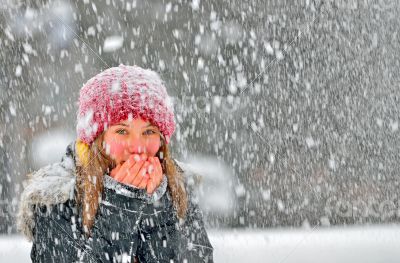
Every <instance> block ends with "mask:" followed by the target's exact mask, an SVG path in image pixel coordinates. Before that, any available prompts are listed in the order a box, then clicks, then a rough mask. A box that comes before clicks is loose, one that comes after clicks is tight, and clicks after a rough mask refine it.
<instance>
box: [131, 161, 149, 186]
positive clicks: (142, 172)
mask: <svg viewBox="0 0 400 263" xmlns="http://www.w3.org/2000/svg"><path fill="white" fill-rule="evenodd" d="M146 173H147V166H145V165H143V166H142V168H140V170H139V172H138V173H137V175H136V176H135V177H134V178H133V179H132V181H131V184H132V185H134V186H136V187H138V186H139V185H140V183H141V182H142V181H143V179H144V178H145V176H146Z"/></svg>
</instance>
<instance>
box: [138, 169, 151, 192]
mask: <svg viewBox="0 0 400 263" xmlns="http://www.w3.org/2000/svg"><path fill="white" fill-rule="evenodd" d="M148 182H149V174H147V173H146V175H145V176H144V177H143V180H142V181H141V182H140V184H139V185H138V188H140V189H145V188H146V186H147V183H148Z"/></svg>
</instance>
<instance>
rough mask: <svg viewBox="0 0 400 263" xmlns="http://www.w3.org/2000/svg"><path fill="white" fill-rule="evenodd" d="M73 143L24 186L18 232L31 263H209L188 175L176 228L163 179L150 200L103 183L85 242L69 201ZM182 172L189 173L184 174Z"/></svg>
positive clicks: (141, 192) (72, 183)
mask: <svg viewBox="0 0 400 263" xmlns="http://www.w3.org/2000/svg"><path fill="white" fill-rule="evenodd" d="M76 158H77V157H76V155H75V143H71V144H70V145H69V146H68V147H67V152H66V154H65V155H64V157H63V158H62V160H61V162H59V163H56V164H52V165H49V166H46V167H44V168H42V169H40V170H38V171H36V172H34V173H33V174H30V175H29V180H27V181H26V182H24V192H23V194H22V196H21V201H20V207H19V213H18V218H17V224H18V228H19V230H20V231H21V232H22V233H24V234H25V235H26V236H27V237H28V239H29V240H32V241H33V245H32V250H31V259H32V262H132V263H133V262H134V260H133V258H134V257H135V256H136V257H137V259H138V260H139V262H168V263H170V262H189V263H190V262H213V247H212V246H211V244H210V241H209V239H208V236H207V233H206V230H205V228H204V224H203V218H202V213H201V211H200V210H199V207H198V205H197V203H196V198H195V195H194V194H193V193H194V191H193V190H194V188H195V187H196V182H197V181H198V180H197V179H198V177H197V176H196V175H195V174H193V173H191V172H190V171H189V170H188V169H186V170H185V168H183V167H185V164H183V163H180V162H178V161H176V160H174V161H175V162H176V164H177V165H179V167H180V168H181V171H182V172H183V174H184V176H185V187H186V190H187V192H188V212H187V216H186V218H185V220H179V219H178V218H177V214H176V211H175V209H174V208H173V205H172V200H171V196H170V194H169V192H168V191H167V183H168V182H167V179H166V176H165V175H164V178H163V181H162V183H161V185H160V186H159V187H158V188H157V189H156V191H155V193H154V194H153V195H151V196H150V195H147V193H146V190H145V189H138V188H135V187H133V186H132V187H131V186H128V185H125V184H122V183H120V182H117V181H116V180H114V179H113V178H112V177H110V176H108V175H107V174H106V175H104V192H103V196H102V201H101V203H100V204H99V209H98V212H97V214H96V217H95V223H94V225H93V228H92V229H91V232H92V235H91V237H90V238H88V239H86V238H85V237H84V235H83V229H82V221H81V214H82V212H81V210H80V208H79V207H78V206H77V205H76V203H75V201H74V196H75V194H76V192H75V178H76V176H75V167H76V166H75V163H76ZM186 167H187V166H186Z"/></svg>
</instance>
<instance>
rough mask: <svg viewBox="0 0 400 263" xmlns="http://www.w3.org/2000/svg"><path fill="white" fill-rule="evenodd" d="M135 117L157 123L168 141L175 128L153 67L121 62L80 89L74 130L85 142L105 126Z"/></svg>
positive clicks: (89, 142) (88, 141)
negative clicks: (144, 67)
mask: <svg viewBox="0 0 400 263" xmlns="http://www.w3.org/2000/svg"><path fill="white" fill-rule="evenodd" d="M137 117H141V118H142V119H144V120H146V121H149V122H151V123H152V124H153V125H155V126H157V127H158V129H159V130H160V132H161V133H162V135H163V136H164V138H165V143H166V144H168V143H169V141H170V137H171V136H172V134H173V133H174V131H175V120H174V112H173V105H172V101H171V98H170V97H169V96H168V94H167V90H166V88H165V86H164V83H163V81H162V80H161V78H160V77H159V75H158V74H157V73H156V72H154V71H152V70H149V69H143V68H141V67H138V66H125V65H122V64H121V65H119V66H118V67H112V68H109V69H106V70H104V71H103V72H101V73H99V74H98V75H96V76H94V77H93V78H91V79H90V80H88V81H87V82H86V83H85V84H84V85H83V87H82V88H81V90H80V95H79V109H78V119H77V127H76V130H77V134H78V139H79V140H81V141H82V142H84V143H86V144H88V145H90V144H91V143H92V142H93V141H94V140H95V139H96V137H97V136H98V135H100V134H101V133H102V132H103V131H104V129H107V127H110V126H112V125H114V124H117V123H119V122H120V121H124V120H126V119H128V118H132V119H135V118H137Z"/></svg>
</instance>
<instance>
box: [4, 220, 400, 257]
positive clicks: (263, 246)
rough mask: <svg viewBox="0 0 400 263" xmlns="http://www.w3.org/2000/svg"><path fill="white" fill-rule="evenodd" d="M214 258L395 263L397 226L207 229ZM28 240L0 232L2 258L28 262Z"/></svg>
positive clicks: (399, 243)
mask: <svg viewBox="0 0 400 263" xmlns="http://www.w3.org/2000/svg"><path fill="white" fill-rule="evenodd" d="M209 236H210V240H211V243H212V244H213V246H214V261H215V262H216V263H219V262H230V263H234V262H252V263H257V262H263V263H264V262H268V263H292V262H293V263H294V262H296V263H303V262H304V263H312V262H324V263H330V262H332V263H333V262H335V263H337V262H340V263H355V262H362V263H369V262H370V263H373V262H374V263H376V262H383V263H391V262H393V263H395V262H396V263H398V262H399V259H400V225H397V226H396V225H393V226H391V225H387V226H357V227H347V228H343V227H335V228H324V229H312V228H311V229H279V230H278V229H266V230H232V229H226V230H209ZM30 249H31V243H29V242H27V241H26V240H25V239H24V238H23V237H22V236H18V235H13V236H0V262H1V263H3V262H7V263H13V262H18V263H22V262H30V258H29V253H30Z"/></svg>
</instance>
